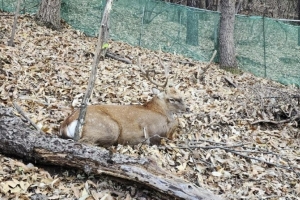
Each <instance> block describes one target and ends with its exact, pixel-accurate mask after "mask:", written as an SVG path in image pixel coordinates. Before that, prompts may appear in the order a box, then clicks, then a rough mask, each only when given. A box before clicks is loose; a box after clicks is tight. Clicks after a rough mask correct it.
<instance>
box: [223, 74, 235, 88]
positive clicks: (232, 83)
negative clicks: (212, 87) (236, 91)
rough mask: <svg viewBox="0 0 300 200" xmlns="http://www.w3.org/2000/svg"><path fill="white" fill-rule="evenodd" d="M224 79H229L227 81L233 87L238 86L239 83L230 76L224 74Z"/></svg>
mask: <svg viewBox="0 0 300 200" xmlns="http://www.w3.org/2000/svg"><path fill="white" fill-rule="evenodd" d="M224 79H225V81H227V83H229V84H230V85H232V86H233V87H235V88H237V85H236V84H235V83H234V82H233V81H232V80H231V79H230V78H229V77H226V76H224Z"/></svg>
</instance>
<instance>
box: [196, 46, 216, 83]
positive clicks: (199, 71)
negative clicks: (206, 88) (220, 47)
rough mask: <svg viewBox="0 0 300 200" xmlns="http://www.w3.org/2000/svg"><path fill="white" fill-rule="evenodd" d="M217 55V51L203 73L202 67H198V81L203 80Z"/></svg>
mask: <svg viewBox="0 0 300 200" xmlns="http://www.w3.org/2000/svg"><path fill="white" fill-rule="evenodd" d="M216 55H217V50H215V51H214V53H213V55H212V56H211V58H210V60H209V62H208V63H207V65H206V67H204V69H203V70H202V72H201V69H200V67H198V72H197V77H198V79H199V80H200V81H201V80H202V79H203V76H204V74H205V73H206V71H207V70H208V69H209V67H210V65H211V64H212V61H213V60H214V59H215V57H216Z"/></svg>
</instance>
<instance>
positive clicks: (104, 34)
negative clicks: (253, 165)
mask: <svg viewBox="0 0 300 200" xmlns="http://www.w3.org/2000/svg"><path fill="white" fill-rule="evenodd" d="M112 2H113V0H108V1H107V2H106V6H105V9H104V12H103V16H102V21H101V26H100V29H99V37H98V42H97V48H96V53H95V56H94V61H93V65H92V70H91V75H90V78H89V83H88V88H87V91H86V93H85V95H84V98H83V100H82V103H81V107H80V113H79V116H78V123H77V125H76V129H75V137H74V140H76V141H78V140H79V139H80V135H81V132H82V127H83V124H84V120H85V115H86V109H87V103H88V101H89V99H90V96H91V94H92V90H93V88H94V85H95V80H96V74H97V66H98V64H99V62H100V58H101V57H102V58H103V57H104V55H105V54H106V51H107V48H105V47H104V44H106V42H107V40H108V30H109V27H108V19H109V13H110V11H111V7H112Z"/></svg>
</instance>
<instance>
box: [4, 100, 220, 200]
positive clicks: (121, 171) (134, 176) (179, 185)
mask: <svg viewBox="0 0 300 200" xmlns="http://www.w3.org/2000/svg"><path fill="white" fill-rule="evenodd" d="M0 153H1V154H5V155H13V156H17V157H20V158H22V159H26V160H28V161H34V162H36V163H40V164H48V165H56V166H63V167H70V168H75V169H81V170H84V171H85V172H86V173H94V174H98V175H108V176H112V177H114V178H116V179H117V180H118V179H120V181H124V180H125V181H133V182H135V183H138V184H140V185H143V186H144V187H146V188H149V189H151V190H155V191H156V192H157V193H159V194H160V199H197V200H199V199H203V200H204V199H205V200H208V199H221V198H220V197H218V196H216V195H214V194H213V193H211V192H210V191H207V190H205V189H203V188H200V187H198V186H196V185H194V184H192V183H190V182H188V181H186V180H184V179H181V178H179V177H177V176H175V175H173V174H171V173H169V172H167V171H164V170H163V169H161V168H160V167H158V166H157V165H156V164H155V162H154V161H152V160H150V159H147V158H135V157H131V156H127V155H123V154H119V153H112V152H110V151H109V150H107V149H105V148H101V147H94V146H88V145H85V144H80V143H78V142H74V141H72V140H64V139H61V138H58V137H56V136H49V135H46V134H40V133H39V132H38V131H36V130H33V129H31V128H30V127H29V123H27V122H26V120H25V119H22V118H20V117H18V116H16V115H15V114H14V110H13V108H6V107H3V106H1V105H0Z"/></svg>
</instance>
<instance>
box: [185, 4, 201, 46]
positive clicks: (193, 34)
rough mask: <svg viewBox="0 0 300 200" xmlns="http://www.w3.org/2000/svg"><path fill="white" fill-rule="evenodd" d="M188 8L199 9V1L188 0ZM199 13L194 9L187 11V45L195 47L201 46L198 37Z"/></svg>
mask: <svg viewBox="0 0 300 200" xmlns="http://www.w3.org/2000/svg"><path fill="white" fill-rule="evenodd" d="M187 6H190V7H195V8H197V0H187ZM198 20H199V19H198V13H197V12H195V10H194V9H189V10H188V11H187V24H186V29H187V31H186V43H187V44H189V45H193V46H198V45H199V36H198V26H199V22H198Z"/></svg>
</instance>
